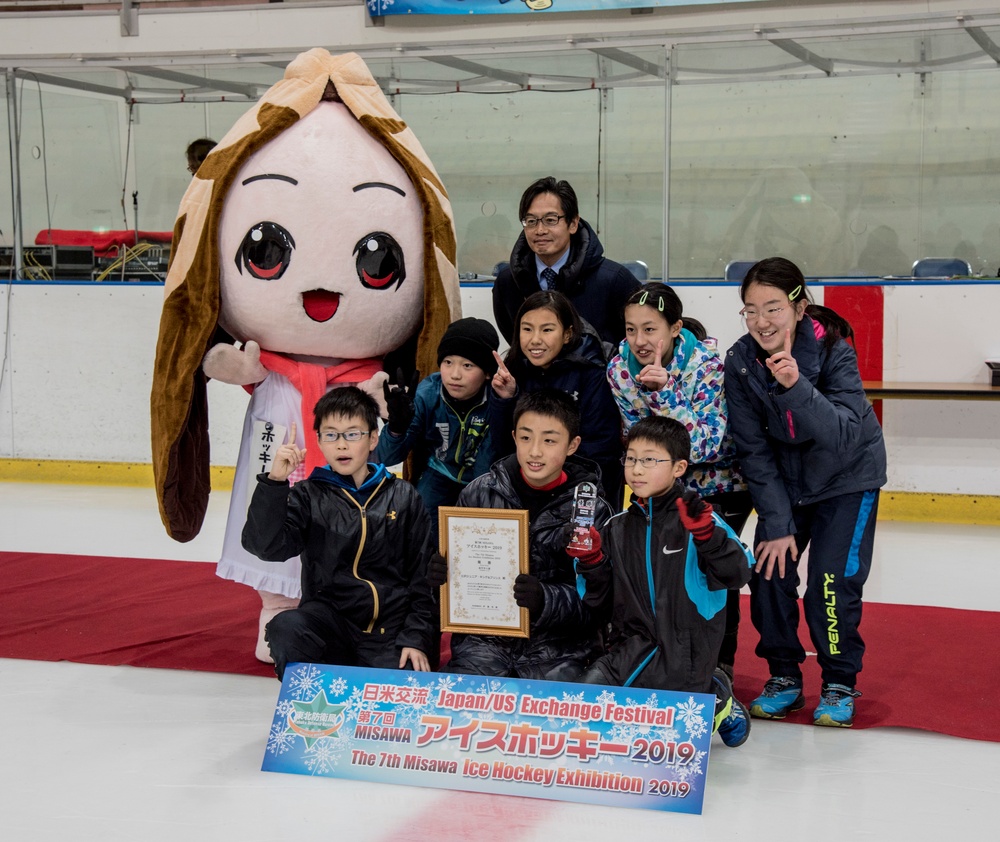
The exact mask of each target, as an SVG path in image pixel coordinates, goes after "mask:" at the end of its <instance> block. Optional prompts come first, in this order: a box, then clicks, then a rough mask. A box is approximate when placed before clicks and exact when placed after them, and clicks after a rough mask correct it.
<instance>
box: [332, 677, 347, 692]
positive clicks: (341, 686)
mask: <svg viewBox="0 0 1000 842" xmlns="http://www.w3.org/2000/svg"><path fill="white" fill-rule="evenodd" d="M345 690H347V680H346V679H345V678H344V677H343V676H340V675H338V676H337V677H336V678H335V679H333V681H331V682H330V695H331V696H343V695H344V691H345Z"/></svg>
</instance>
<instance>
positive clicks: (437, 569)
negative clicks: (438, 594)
mask: <svg viewBox="0 0 1000 842" xmlns="http://www.w3.org/2000/svg"><path fill="white" fill-rule="evenodd" d="M447 581H448V559H446V558H445V557H444V556H443V555H441V553H434V554H433V555H432V556H431V557H430V561H428V562H427V584H429V585H430V586H431V587H432V588H440V587H441V586H442V585H443V584H444V583H445V582H447Z"/></svg>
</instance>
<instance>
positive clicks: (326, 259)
mask: <svg viewBox="0 0 1000 842" xmlns="http://www.w3.org/2000/svg"><path fill="white" fill-rule="evenodd" d="M460 307H461V303H460V293H459V286H458V272H457V270H456V268H455V229H454V224H453V221H452V215H451V205H450V203H449V201H448V196H447V193H446V192H445V189H444V187H443V186H442V184H441V181H440V179H439V178H438V175H437V173H436V172H435V170H434V168H433V166H432V165H431V163H430V160H429V159H428V158H427V155H426V153H425V152H424V150H423V148H422V147H421V146H420V143H419V142H418V141H417V139H416V137H415V136H414V135H413V132H411V131H410V129H409V128H407V126H406V124H405V123H404V122H403V121H402V120H401V119H400V118H399V117H398V115H397V114H396V113H395V111H394V110H393V109H392V106H391V105H390V104H389V102H388V100H387V99H386V98H385V96H384V95H383V94H382V91H381V89H380V88H379V86H378V84H377V83H376V82H375V80H374V78H372V75H371V73H370V72H369V71H368V68H367V67H366V65H365V63H364V62H363V61H362V60H361V58H360V57H359V56H357V55H354V54H349V55H342V56H331V55H330V54H329V53H328V52H326V51H325V50H321V49H314V50H310V51H309V52H307V53H303V54H302V55H300V56H298V57H297V58H296V59H295V60H294V61H292V62H291V64H289V65H288V68H287V69H286V71H285V75H284V78H283V79H282V80H281V81H280V82H278V83H277V84H275V85H274V86H273V87H272V88H270V89H269V90H268V91H267V93H265V94H264V96H263V97H262V98H261V100H260V101H259V102H258V103H257V105H256V106H255V107H254V108H252V109H251V110H250V111H248V112H247V113H246V114H244V115H243V117H241V118H240V120H239V121H238V122H237V123H236V125H235V126H233V128H232V129H230V131H229V132H228V133H227V134H226V135H225V136H224V137H223V138H222V140H221V141H219V144H218V145H217V146H216V147H215V148H214V149H213V150H212V152H211V154H209V156H208V157H207V158H206V159H205V161H204V163H203V164H202V165H201V167H200V168H199V170H198V172H197V174H196V175H195V177H194V178H193V179H192V181H191V185H190V186H189V187H188V190H187V192H186V193H185V194H184V198H183V199H182V200H181V206H180V210H179V212H178V216H177V222H176V223H175V225H174V238H173V249H172V252H171V261H170V268H169V271H168V273H167V282H166V292H165V299H164V304H163V313H162V315H161V318H160V332H159V338H158V341H157V346H156V362H155V366H154V370H153V389H152V397H151V415H152V445H153V471H154V476H155V481H156V491H157V497H158V500H159V506H160V516H161V518H162V520H163V523H164V526H166V529H167V532H168V533H169V534H170V536H171V537H172V538H174V539H176V540H178V541H189V540H191V539H192V538H193V537H194V536H195V535H197V534H198V531H199V530H200V529H201V524H202V521H203V519H204V516H205V511H206V508H207V505H208V495H209V490H210V480H209V437H208V401H207V390H206V383H207V380H208V379H209V378H214V379H216V380H221V381H223V382H226V383H231V384H233V385H237V386H243V387H244V388H246V389H247V390H248V391H249V392H250V393H251V398H250V405H249V407H248V409H247V414H246V420H245V422H244V426H243V438H242V441H241V444H240V452H239V456H238V459H237V465H236V478H235V482H234V486H233V493H232V501H231V504H230V509H229V519H228V522H227V524H226V535H225V541H224V544H223V550H222V558H221V560H220V561H219V567H218V575H219V576H221V577H223V578H226V579H232V580H234V581H237V582H242V583H244V584H246V585H249V586H251V587H253V588H254V589H256V590H257V591H258V592H259V593H260V596H261V601H262V605H263V607H262V610H261V617H260V635H259V638H258V643H257V653H256V654H257V657H258V658H260V659H261V660H264V661H270V653H269V652H268V650H267V645H266V643H264V640H263V629H264V626H265V624H266V623H267V622H268V621H269V620H270V619H271V617H273V616H274V615H275V614H277V613H278V612H279V611H282V610H285V609H287V608H292V607H294V606H295V605H297V604H298V598H299V595H300V570H301V568H300V565H299V561H298V559H297V558H296V559H289V561H287V562H285V563H284V564H273V563H267V562H262V561H260V560H259V559H257V558H256V557H254V556H252V555H250V554H249V553H247V552H246V551H245V550H244V549H243V547H242V545H241V542H240V537H241V533H242V531H243V524H244V522H245V520H246V510H247V505H248V503H249V499H250V495H251V494H252V489H253V486H254V484H255V480H256V475H257V474H258V473H259V472H262V471H267V470H268V469H269V466H270V461H271V457H272V455H273V453H274V451H275V450H276V449H277V447H278V445H280V444H281V443H282V442H283V441H285V440H286V439H287V435H288V433H289V431H290V430H291V429H292V425H294V426H295V429H296V431H297V432H296V438H297V444H298V445H299V447H304V448H305V450H306V453H307V457H306V464H305V467H304V468H302V469H300V470H301V474H300V475H299V476H296V475H293V476H292V481H295V480H296V479H301V478H302V477H304V476H308V474H309V473H310V472H311V471H312V469H313V468H315V467H318V466H320V465H323V464H324V461H323V458H322V454H321V453H320V451H319V447H318V445H317V442H316V436H315V434H314V432H313V414H312V409H313V406H314V405H315V403H316V401H317V400H318V399H319V398H320V397H321V396H322V395H323V394H324V392H325V391H326V390H328V389H330V388H336V387H337V386H343V385H348V384H356V385H358V386H360V387H361V388H362V389H365V391H368V392H369V393H370V394H372V395H373V396H374V397H376V399H377V400H378V401H379V402H380V405H381V406H383V407H384V404H383V403H382V401H383V396H382V387H383V384H384V382H385V381H386V379H387V377H388V375H387V374H386V373H385V372H386V371H393V372H394V371H396V369H397V368H401V369H403V371H405V372H408V373H411V372H413V371H414V370H417V369H419V370H420V371H424V372H428V371H433V370H435V368H436V367H437V359H436V356H435V354H436V350H437V345H438V342H439V341H440V339H441V336H442V335H443V333H444V331H445V328H446V327H447V326H448V325H449V324H450V323H451V322H452V321H454V320H455V319H457V318H459V317H460V316H461V312H460ZM408 376H409V375H408Z"/></svg>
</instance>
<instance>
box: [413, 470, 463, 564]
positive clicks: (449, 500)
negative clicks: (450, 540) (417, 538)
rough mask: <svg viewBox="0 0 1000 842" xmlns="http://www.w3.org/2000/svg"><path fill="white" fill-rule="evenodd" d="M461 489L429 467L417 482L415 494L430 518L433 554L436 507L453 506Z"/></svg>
mask: <svg viewBox="0 0 1000 842" xmlns="http://www.w3.org/2000/svg"><path fill="white" fill-rule="evenodd" d="M463 488H465V486H464V485H462V483H460V482H455V480H453V479H452V478H451V477H446V476H445V475H444V474H442V473H441V472H440V471H435V470H434V469H433V468H430V467H427V468H424V472H423V473H422V474H421V475H420V479H419V480H418V481H417V493H418V494H419V495H420V499H421V500H423V501H424V506H425V507H426V509H427V512H428V514H429V515H430V516H431V547H433V549H434V551H435V552H437V548H438V507H440V506H454V505H455V502H456V501H457V500H458V495H459V494H460V493H461V491H462V489H463Z"/></svg>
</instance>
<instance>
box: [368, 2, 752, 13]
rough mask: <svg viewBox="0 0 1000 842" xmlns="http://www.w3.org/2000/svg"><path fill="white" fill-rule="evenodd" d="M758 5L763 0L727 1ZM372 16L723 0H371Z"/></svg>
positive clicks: (595, 8)
mask: <svg viewBox="0 0 1000 842" xmlns="http://www.w3.org/2000/svg"><path fill="white" fill-rule="evenodd" d="M726 2H729V3H755V2H761V0H726ZM367 4H368V13H369V14H370V15H371V16H372V17H381V16H384V15H511V14H514V15H517V14H525V13H527V14H531V13H537V12H552V13H555V12H595V11H602V10H607V9H640V8H642V9H645V8H650V7H653V8H655V7H659V6H720V5H722V1H721V0H367Z"/></svg>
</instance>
